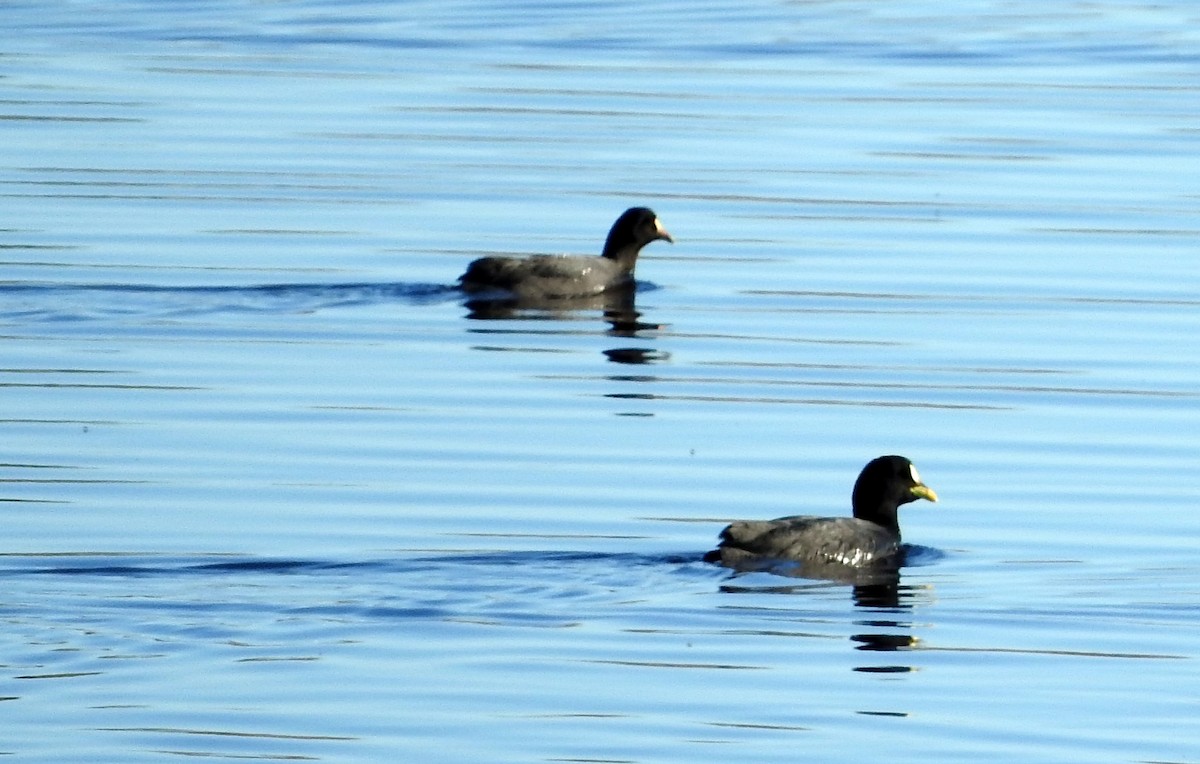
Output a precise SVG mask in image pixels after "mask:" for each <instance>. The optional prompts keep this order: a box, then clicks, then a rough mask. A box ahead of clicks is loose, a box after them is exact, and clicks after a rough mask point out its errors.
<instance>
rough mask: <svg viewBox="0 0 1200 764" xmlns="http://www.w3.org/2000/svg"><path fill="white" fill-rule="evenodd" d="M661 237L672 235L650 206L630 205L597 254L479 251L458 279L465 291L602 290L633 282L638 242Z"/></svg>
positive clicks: (552, 293)
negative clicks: (486, 254)
mask: <svg viewBox="0 0 1200 764" xmlns="http://www.w3.org/2000/svg"><path fill="white" fill-rule="evenodd" d="M659 239H662V240H663V241H668V242H672V243H673V242H674V241H675V240H674V239H672V238H671V234H669V233H667V230H666V229H665V228H663V226H662V223H660V222H658V216H657V215H655V214H654V211H653V210H650V209H647V208H646V207H632V208H630V209H628V210H625V212H623V213H622V214H621V217H619V218H617V222H615V223H613V225H612V228H611V229H610V230H609V232H608V239H607V241H605V242H604V251H603V252H602V253H601V255H600V256H599V257H596V256H594V255H586V256H580V255H533V256H531V257H481V258H479V259H478V260H475V261H474V262H472V263H471V264H470V265H469V266H467V272H466V273H464V274H463V275H462V276H459V279H458V280H459V283H460V284H461V285H462V288H463V289H464V290H465V291H467V292H472V293H478V292H486V291H499V290H503V291H506V292H509V293H511V294H512V295H515V296H517V297H520V298H528V299H553V298H562V297H583V296H586V295H594V294H600V293H601V292H604V291H605V290H608V289H614V288H617V287H622V286H627V285H631V284H632V283H633V269H634V266H636V265H637V258H638V253H639V252H641V251H642V247H644V246H646V245H647V244H649V243H650V242H652V241H657V240H659Z"/></svg>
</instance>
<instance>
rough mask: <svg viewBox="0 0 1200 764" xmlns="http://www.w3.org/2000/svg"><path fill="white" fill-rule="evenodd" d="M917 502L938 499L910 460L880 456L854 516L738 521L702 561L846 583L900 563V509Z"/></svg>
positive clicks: (859, 491) (868, 471)
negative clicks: (857, 572) (863, 571)
mask: <svg viewBox="0 0 1200 764" xmlns="http://www.w3.org/2000/svg"><path fill="white" fill-rule="evenodd" d="M916 499H927V500H929V501H937V494H936V493H934V491H933V489H932V488H929V487H928V486H926V485H925V484H924V483H922V482H921V478H920V476H919V475H918V474H917V469H916V467H915V466H914V465H913V463H912V462H911V461H909V460H908V459H906V458H904V457H903V456H881V457H879V458H877V459H873V460H872V461H871V462H869V463H868V464H867V466H866V467H864V468H863V470H862V472H861V473H860V474H859V476H858V480H857V481H856V482H855V484H854V493H853V497H852V503H853V508H854V517H815V516H808V515H795V516H791V517H781V518H778V519H776V520H744V521H739V522H735V523H732V524H730V525H729V526H728V527H727V528H725V530H723V531H721V541H720V544H719V545H718V546H717V548H716V549H714V550H712V551H711V552H709V553H707V554H706V555H704V559H705V561H706V562H714V563H718V564H720V565H724V566H726V567H730V568H736V569H741V570H745V569H761V568H770V567H771V566H772V564H773V563H779V562H783V563H791V564H792V567H793V568H794V570H795V572H796V573H797V574H798V575H803V576H811V577H818V578H845V577H846V575H845V574H846V573H847V572H850V571H853V570H854V569H858V568H869V567H873V566H884V565H889V564H894V563H895V562H896V558H897V556H898V555H899V554H900V553H901V551H902V548H901V545H900V524H899V520H898V518H897V510H898V509H899V507H900V505H902V504H907V503H908V502H910V501H914V500H916Z"/></svg>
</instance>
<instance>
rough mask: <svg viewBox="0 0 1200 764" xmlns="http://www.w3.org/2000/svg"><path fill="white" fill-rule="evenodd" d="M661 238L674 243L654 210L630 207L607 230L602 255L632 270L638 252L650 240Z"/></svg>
mask: <svg viewBox="0 0 1200 764" xmlns="http://www.w3.org/2000/svg"><path fill="white" fill-rule="evenodd" d="M659 239H662V240H663V241H667V242H671V243H674V242H675V240H674V239H673V238H671V234H669V233H667V229H665V228H663V225H662V223H660V222H659V221H658V216H657V215H655V214H654V210H652V209H650V208H648V207H630V208H629V209H627V210H625V211H624V212H622V213H621V217H619V218H617V222H615V223H613V225H612V228H610V229H609V230H608V240H607V241H605V242H604V253H603V254H604V257H607V258H609V259H610V260H616V261H618V262H620V263H622V264H623V265H626V266H627V267H628V268H629V270H633V264H634V263H635V262H636V261H637V256H638V252H640V251H641V250H642V247H644V246H646V245H647V244H649V243H650V242H652V241H657V240H659Z"/></svg>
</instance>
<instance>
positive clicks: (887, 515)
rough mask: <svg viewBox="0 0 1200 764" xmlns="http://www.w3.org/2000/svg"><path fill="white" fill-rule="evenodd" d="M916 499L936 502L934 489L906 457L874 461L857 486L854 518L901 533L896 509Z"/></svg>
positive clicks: (860, 475) (882, 457) (859, 479)
mask: <svg viewBox="0 0 1200 764" xmlns="http://www.w3.org/2000/svg"><path fill="white" fill-rule="evenodd" d="M917 499H927V500H929V501H937V500H938V497H937V494H936V493H934V491H933V489H932V488H930V487H929V486H927V485H925V484H924V483H922V482H921V476H920V474H918V473H917V468H916V466H915V465H914V464H913V463H912V462H910V461H909V460H908V459H905V458H904V457H903V456H881V457H879V458H878V459H872V460H871V461H870V462H868V463H867V466H866V467H863V470H862V472H861V473H859V475H858V480H857V481H856V482H855V483H854V496H853V503H854V516H855V517H857V518H859V519H861V520H870V521H871V522H873V523H877V524H879V525H882V526H883V527H885V528H888V529H889V530H892V531H894V532H895V533H897V534H899V533H900V526H899V523H898V522H897V520H896V509H897V508H898V507H899V506H900V505H901V504H907V503H908V502H910V501H915V500H917Z"/></svg>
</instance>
